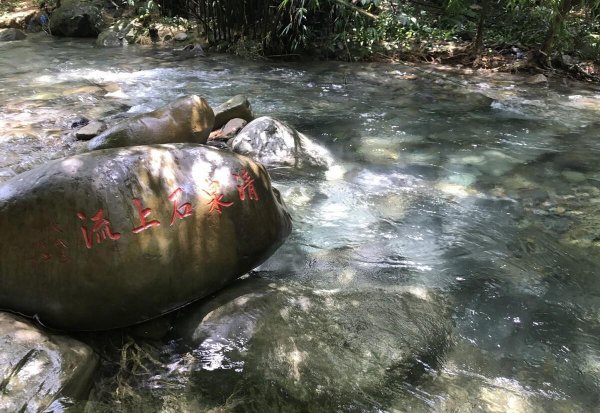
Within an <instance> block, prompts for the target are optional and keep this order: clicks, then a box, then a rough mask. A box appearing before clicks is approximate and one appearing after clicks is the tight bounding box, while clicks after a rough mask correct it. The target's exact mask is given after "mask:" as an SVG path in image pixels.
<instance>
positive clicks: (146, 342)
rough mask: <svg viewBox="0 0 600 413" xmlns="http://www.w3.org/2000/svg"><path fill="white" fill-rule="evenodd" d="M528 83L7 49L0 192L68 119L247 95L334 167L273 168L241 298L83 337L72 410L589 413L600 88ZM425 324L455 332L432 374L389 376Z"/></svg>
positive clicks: (52, 142) (595, 369)
mask: <svg viewBox="0 0 600 413" xmlns="http://www.w3.org/2000/svg"><path fill="white" fill-rule="evenodd" d="M405 72H406V73H414V74H416V75H417V76H418V79H417V80H402V79H401V75H402V74H403V73H405ZM525 80H526V78H525V77H519V76H513V75H506V74H493V75H488V76H485V75H477V74H464V73H459V72H454V71H450V70H443V69H442V68H434V67H426V66H420V67H407V66H401V65H392V64H344V63H335V62H324V63H313V62H310V63H304V62H300V63H293V64H292V63H289V64H288V63H273V62H255V61H245V60H240V59H237V58H234V57H229V56H210V57H207V58H205V59H199V60H187V61H178V60H177V59H176V57H175V56H174V55H173V53H171V52H170V51H168V50H154V49H152V48H138V47H131V46H130V47H127V48H124V49H98V48H96V47H95V46H94V45H93V43H92V42H90V41H68V40H67V41H65V40H55V39H51V38H48V37H44V36H43V35H40V36H37V37H36V36H31V37H30V38H29V39H28V40H26V41H24V42H14V43H5V44H0V102H2V103H1V106H0V180H1V181H3V180H6V179H9V178H10V177H11V176H14V175H15V174H17V173H19V172H22V171H24V170H27V169H30V168H32V167H34V166H36V165H39V164H41V163H43V162H45V161H46V160H47V159H52V158H57V157H61V156H65V155H68V154H72V153H75V152H78V151H82V150H83V148H82V144H81V143H78V142H76V141H74V140H73V138H72V136H71V135H70V134H68V133H67V132H65V129H66V127H67V126H68V123H69V122H71V121H72V119H74V117H76V116H86V117H88V118H90V119H106V120H107V121H109V122H110V121H113V120H117V119H119V118H120V117H123V116H127V115H128V114H132V113H139V112H144V111H148V110H151V109H153V108H156V107H158V106H161V105H162V104H164V103H166V102H168V101H170V100H172V99H174V98H175V97H178V96H181V95H185V94H198V95H200V96H204V97H206V98H207V99H208V101H209V102H210V103H211V104H214V105H217V104H219V103H221V102H223V101H225V100H226V99H228V98H229V97H231V96H233V95H235V94H245V95H246V96H248V97H249V99H250V101H251V102H252V105H253V109H254V111H255V113H256V114H260V115H263V114H266V115H270V116H273V117H276V118H279V119H281V120H284V121H286V122H288V123H290V124H291V125H293V126H294V127H296V128H297V129H298V130H300V131H302V132H304V133H306V134H307V135H309V136H311V137H312V138H314V139H315V140H316V141H318V142H320V143H321V144H323V145H324V146H326V147H327V148H328V149H329V150H330V151H331V152H332V153H333V154H334V155H335V157H336V159H337V166H336V168H335V171H333V172H332V173H330V174H321V173H318V172H316V171H313V172H311V171H308V172H302V173H300V172H297V171H293V170H289V169H277V170H272V171H271V174H272V177H273V180H274V183H275V186H276V187H278V188H279V189H280V190H281V191H282V194H283V196H284V199H285V201H286V202H287V204H288V206H289V208H290V211H291V213H292V215H293V217H294V231H293V234H292V235H291V237H290V239H289V240H288V242H287V243H286V244H285V245H284V247H282V248H281V249H280V250H279V251H278V252H277V253H276V254H275V256H273V257H272V258H271V259H270V260H269V261H268V262H267V263H266V264H265V265H263V266H262V267H261V268H259V269H258V270H257V271H256V272H255V273H253V274H252V275H251V276H250V277H249V278H247V279H246V280H244V281H243V282H242V283H241V284H240V286H236V287H234V290H233V293H231V294H232V297H237V298H236V299H232V298H231V297H229V298H227V294H226V293H224V298H223V297H216V298H214V299H213V300H212V301H211V300H209V301H205V302H203V303H201V304H200V307H198V306H196V307H194V308H192V309H191V310H188V313H186V312H185V311H184V312H183V313H182V314H178V315H177V316H170V317H166V318H165V319H162V320H158V321H157V322H155V323H154V324H152V326H150V327H147V328H146V327H142V328H137V329H132V330H127V331H122V332H116V333H107V334H98V335H91V337H84V339H88V340H90V341H91V342H94V343H96V344H95V345H96V346H97V348H98V350H99V351H100V352H103V365H102V368H101V372H100V375H99V377H98V379H97V380H96V383H95V386H94V389H93V390H92V393H91V396H90V399H91V401H90V402H89V403H87V404H85V403H84V402H83V401H72V402H73V403H75V406H76V408H85V410H86V411H164V412H170V411H208V410H211V409H213V410H212V411H285V412H287V411H299V412H301V411H311V412H312V411H334V410H337V411H369V412H370V411H377V412H381V411H390V412H400V411H460V412H471V411H473V412H475V411H477V412H479V411H489V412H547V411H565V412H566V411H569V412H570V411H581V412H587V411H600V270H598V264H600V255H599V252H600V163H599V162H598V159H600V88H598V87H593V86H590V85H585V84H581V83H570V82H563V81H556V82H554V81H552V82H550V85H549V86H548V87H546V86H543V85H541V86H540V85H528V84H526V83H525ZM114 83H116V84H118V86H119V87H120V90H121V92H118V93H114V94H112V95H107V92H106V91H105V90H98V88H97V87H96V88H92V89H89V88H88V89H84V90H82V89H79V90H77V88H80V87H83V86H86V87H89V86H97V85H100V86H105V85H107V84H114ZM235 288H238V290H235ZM240 291H241V292H240ZM406 291H409V292H411V293H413V294H416V295H418V296H422V297H436V298H435V301H432V302H433V303H435V304H434V305H433V306H432V307H431V309H432V310H431V311H421V310H419V311H417V310H415V311H413V312H411V311H408V310H410V309H413V308H416V307H413V306H412V305H411V304H410V302H409V303H408V304H407V302H406V301H405V300H404V298H402V297H404V296H403V295H402V294H404V292H406ZM265 297H266V298H265ZM269 297H271V298H269ZM399 297H400V298H399ZM219 300H221V301H219ZM223 302H225V303H228V304H226V305H225V306H224V307H221V309H222V311H221V310H219V311H221V312H219V311H217V312H215V311H213V312H212V313H209V312H208V310H207V308H208V309H215V308H217V309H218V308H219V304H218V303H223ZM214 303H217V304H214ZM407 306H408V309H407ZM442 307H443V308H442ZM198 308H199V309H198ZM223 308H224V310H223ZM438 310H439V311H438ZM194 312H197V313H196V316H197V319H196V320H195V321H196V325H198V323H200V321H201V320H202V319H203V318H204V322H202V323H200V325H201V327H200V328H198V329H196V330H194V329H193V328H192V330H191V331H193V332H194V333H193V334H190V329H189V325H188V326H187V327H185V325H186V323H192V324H193V322H194V314H195V313H194ZM197 314H200V315H197ZM190 317H191V320H192V321H189V319H190ZM211 317H213V318H214V319H215V320H216V321H215V322H214V323H213V324H211V319H212V318H211ZM428 319H432V320H434V319H435V320H438V319H441V320H442V321H443V322H444V323H447V325H448V326H450V331H451V334H450V335H449V339H448V340H447V342H445V344H444V345H440V346H439V348H438V347H435V349H434V350H435V352H436V354H435V357H434V358H435V360H434V361H435V362H428V361H427V362H426V361H424V360H421V361H422V364H423V366H424V368H423V369H421V371H420V373H419V374H414V368H411V369H408V370H407V369H400V370H398V371H400V373H398V374H392V373H390V371H393V369H394V368H395V367H394V366H395V364H394V362H395V361H397V360H399V359H401V357H400V356H398V355H397V354H392V353H394V351H395V350H397V349H399V348H403V347H402V345H400V344H397V343H399V342H400V341H402V340H405V338H406V337H409V338H410V339H412V338H413V337H417V336H418V337H421V336H419V335H418V334H416V333H415V331H416V330H415V328H416V327H415V326H419V325H422V324H423V323H424V322H425V321H427V320H428ZM182 320H183V321H182ZM182 325H183V326H182ZM432 325H433V324H432ZM340 326H341V327H340ZM186 328H187V329H186ZM340 328H341V330H340ZM152 329H154V330H152ZM150 330H152V331H154V333H152V332H149V331H150ZM340 331H341V332H340ZM421 331H422V333H423V335H424V336H427V334H426V333H427V332H423V330H421ZM440 334H445V333H444V332H437V330H436V332H435V334H434V333H431V334H430V335H429V336H427V337H428V338H424V339H423V340H424V341H417V342H416V343H417V344H413V350H414V346H416V347H419V346H420V345H422V346H426V345H429V344H431V343H430V342H431V341H432V340H433V339H432V337H434V338H435V337H436V336H439V335H440ZM188 336H189V337H188ZM269 337H271V338H272V340H270V339H269ZM406 340H409V339H406ZM427 340H429V341H427ZM409 341H410V340H409ZM434 341H435V340H434ZM98 343H102V344H98ZM334 356H335V357H334ZM338 356H339V357H338ZM135 357H138V360H137V362H136V361H135ZM416 359H418V357H416ZM132 360H133V361H132ZM417 361H419V360H417ZM64 404H65V406H68V405H69V404H70V402H67V401H65V403H64ZM82 406H85V407H82ZM65 408H67V407H65Z"/></svg>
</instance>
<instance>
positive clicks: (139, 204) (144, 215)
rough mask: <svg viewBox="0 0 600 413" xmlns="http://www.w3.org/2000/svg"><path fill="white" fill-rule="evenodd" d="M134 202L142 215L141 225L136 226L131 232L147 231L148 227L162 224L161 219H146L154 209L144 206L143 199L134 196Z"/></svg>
mask: <svg viewBox="0 0 600 413" xmlns="http://www.w3.org/2000/svg"><path fill="white" fill-rule="evenodd" d="M133 203H134V204H135V207H136V209H137V211H138V214H139V216H140V226H138V227H135V228H134V229H132V230H131V232H133V233H134V234H139V233H140V232H142V231H145V230H147V229H148V228H152V227H159V226H160V221H157V220H155V219H153V220H152V221H150V222H147V221H146V218H148V215H150V214H151V213H152V210H151V209H150V208H144V207H142V201H140V200H139V199H138V198H133Z"/></svg>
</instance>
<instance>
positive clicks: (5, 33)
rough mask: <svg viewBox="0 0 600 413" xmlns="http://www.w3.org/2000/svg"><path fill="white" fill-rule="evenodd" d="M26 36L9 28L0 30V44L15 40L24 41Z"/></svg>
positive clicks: (17, 30)
mask: <svg viewBox="0 0 600 413" xmlns="http://www.w3.org/2000/svg"><path fill="white" fill-rule="evenodd" d="M26 38H27V35H26V34H25V33H23V32H22V31H21V30H19V29H15V28H10V29H4V30H0V42H12V41H15V40H23V39H26Z"/></svg>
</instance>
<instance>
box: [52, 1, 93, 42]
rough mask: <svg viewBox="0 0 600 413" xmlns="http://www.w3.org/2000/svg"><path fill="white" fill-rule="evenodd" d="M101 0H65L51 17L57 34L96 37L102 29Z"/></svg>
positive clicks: (53, 32) (53, 30)
mask: <svg viewBox="0 0 600 413" xmlns="http://www.w3.org/2000/svg"><path fill="white" fill-rule="evenodd" d="M102 6H103V2H102V1H101V0H63V1H62V2H61V6H60V7H58V8H57V9H56V10H54V12H53V13H52V16H51V17H50V32H51V33H52V34H53V35H55V36H65V37H96V36H98V34H99V33H100V31H101V30H102V26H103V21H102Z"/></svg>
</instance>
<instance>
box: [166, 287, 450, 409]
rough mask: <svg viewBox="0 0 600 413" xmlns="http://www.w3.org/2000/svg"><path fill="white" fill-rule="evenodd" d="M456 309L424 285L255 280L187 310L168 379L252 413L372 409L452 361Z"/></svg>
mask: <svg viewBox="0 0 600 413" xmlns="http://www.w3.org/2000/svg"><path fill="white" fill-rule="evenodd" d="M449 314H450V312H449V306H448V304H447V303H446V302H445V301H444V300H443V299H441V298H440V297H439V296H437V295H436V294H435V293H434V292H427V291H426V290H423V289H420V288H410V287H408V288H396V289H394V288H388V289H378V288H369V287H362V288H357V289H354V288H348V289H344V288H341V289H340V288H331V289H327V288H314V287H313V288H310V287H309V286H304V285H299V284H297V283H294V282H293V281H288V282H286V283H285V284H282V283H277V282H268V281H264V280H260V279H252V278H250V279H247V280H241V281H240V282H237V283H236V285H234V286H232V287H229V288H227V289H225V290H223V291H222V292H220V293H219V294H218V295H217V296H216V297H215V298H213V299H211V300H206V301H204V302H200V303H198V304H194V305H193V306H191V307H187V308H185V309H183V310H182V311H181V314H179V315H178V317H177V321H176V323H175V325H174V329H175V335H176V336H177V337H181V338H182V343H186V344H187V345H188V349H189V350H188V352H187V353H185V352H181V353H180V354H179V355H176V356H175V357H174V358H173V359H171V360H169V361H168V362H169V363H172V364H170V370H169V372H168V373H167V374H165V376H167V377H169V378H171V377H172V380H173V382H174V383H178V384H181V383H182V382H186V380H189V383H188V385H187V386H186V387H188V388H191V389H202V391H203V394H202V396H201V397H202V399H205V400H202V402H206V399H208V400H212V401H215V402H218V401H220V400H227V401H228V404H229V405H234V406H235V405H238V406H245V408H246V409H247V410H249V411H269V410H270V408H271V407H272V406H278V408H279V409H280V410H281V411H372V410H373V401H374V400H376V401H377V402H380V403H381V402H384V401H385V400H386V399H387V398H393V396H394V391H397V385H398V383H402V382H405V381H407V380H415V379H416V378H418V377H419V375H420V374H422V373H423V372H424V370H425V369H426V368H427V366H432V367H435V366H436V365H438V364H439V362H440V361H441V360H443V357H444V355H445V351H446V349H447V348H448V346H449V345H450V342H451V340H450V338H451V331H452V322H451V319H450V317H449ZM173 365H177V368H176V369H174V368H173V367H172V366H173ZM173 370H176V371H173ZM190 373H191V374H190ZM177 374H180V375H179V376H173V375H177ZM183 374H185V376H183ZM188 377H189V378H188ZM193 397H196V396H194V395H193V394H189V395H187V394H186V395H183V396H182V397H181V398H182V399H192V400H193ZM192 405H193V404H192ZM207 407H215V406H207ZM187 409H189V407H188V406H185V407H184V408H181V410H187ZM206 410H209V409H208V408H207V409H206ZM215 410H218V409H215Z"/></svg>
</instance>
